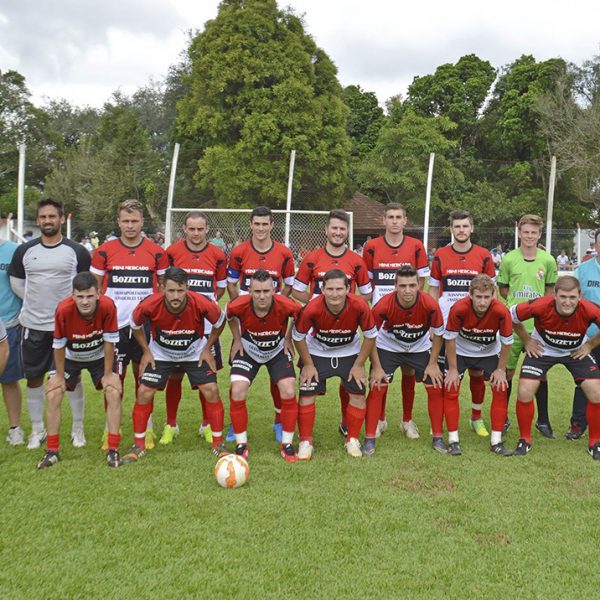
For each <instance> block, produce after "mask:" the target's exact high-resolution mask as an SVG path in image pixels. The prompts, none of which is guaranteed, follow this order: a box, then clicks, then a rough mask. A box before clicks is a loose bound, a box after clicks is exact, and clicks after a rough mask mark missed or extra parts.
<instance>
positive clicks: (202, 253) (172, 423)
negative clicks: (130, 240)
mask: <svg viewBox="0 0 600 600" xmlns="http://www.w3.org/2000/svg"><path fill="white" fill-rule="evenodd" d="M208 231H209V227H208V218H207V217H206V215H205V214H204V213H202V212H200V211H198V210H194V211H191V212H189V213H187V214H186V215H185V219H184V225H183V233H184V236H185V238H184V239H181V240H178V241H176V242H175V243H173V244H171V245H170V246H169V247H168V248H167V256H168V257H169V263H170V264H171V266H173V267H179V268H181V269H183V270H184V271H185V272H186V273H187V274H188V276H189V280H188V287H189V290H190V292H196V293H198V294H202V295H203V296H204V297H205V298H207V299H208V300H211V301H212V302H218V301H219V299H220V298H221V297H222V296H223V294H224V293H225V288H226V287H227V257H226V256H225V253H224V252H223V251H222V250H221V249H220V248H217V246H215V245H214V244H211V243H210V242H209V241H208ZM204 326H205V332H206V336H207V337H208V336H209V335H210V331H211V324H210V322H209V321H207V322H206V323H205V324H204ZM213 350H214V352H215V361H216V363H217V369H221V368H222V367H223V358H222V355H221V345H220V343H219V340H217V341H216V342H215V344H214V345H213ZM182 380H183V373H174V374H173V375H172V376H171V377H170V378H169V382H168V383H167V389H166V392H165V394H166V402H167V424H166V425H165V428H164V431H163V434H162V437H161V438H160V440H159V443H160V444H170V443H171V442H172V441H173V439H174V438H175V437H176V436H177V435H178V434H179V427H178V426H177V410H178V408H179V402H180V401H181V382H182ZM199 396H200V404H201V406H202V423H201V424H200V429H199V430H198V433H199V435H201V436H204V439H205V440H206V441H207V442H209V443H211V442H212V431H211V429H210V424H209V422H208V410H207V408H206V399H205V398H204V397H203V396H202V392H199Z"/></svg>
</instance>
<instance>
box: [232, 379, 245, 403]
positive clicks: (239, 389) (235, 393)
mask: <svg viewBox="0 0 600 600" xmlns="http://www.w3.org/2000/svg"><path fill="white" fill-rule="evenodd" d="M247 394H248V384H247V383H245V382H242V381H234V382H232V384H231V399H232V400H235V401H236V402H239V401H241V400H245V399H246V396H247Z"/></svg>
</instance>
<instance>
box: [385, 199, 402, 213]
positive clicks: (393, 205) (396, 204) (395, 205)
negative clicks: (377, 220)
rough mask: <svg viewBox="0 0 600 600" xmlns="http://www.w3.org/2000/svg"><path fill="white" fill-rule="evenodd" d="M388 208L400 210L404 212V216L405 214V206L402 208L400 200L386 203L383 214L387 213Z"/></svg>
mask: <svg viewBox="0 0 600 600" xmlns="http://www.w3.org/2000/svg"><path fill="white" fill-rule="evenodd" d="M390 210H401V211H402V212H403V213H404V216H406V208H404V206H403V205H402V204H400V202H390V203H389V204H386V206H385V210H384V213H383V214H385V215H387V214H388V212H389V211H390Z"/></svg>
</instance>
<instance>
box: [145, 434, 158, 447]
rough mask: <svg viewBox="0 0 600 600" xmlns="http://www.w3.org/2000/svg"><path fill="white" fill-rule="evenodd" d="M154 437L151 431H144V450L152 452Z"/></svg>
mask: <svg viewBox="0 0 600 600" xmlns="http://www.w3.org/2000/svg"><path fill="white" fill-rule="evenodd" d="M155 440H156V436H155V435H154V430H153V429H146V450H153V449H154V446H155Z"/></svg>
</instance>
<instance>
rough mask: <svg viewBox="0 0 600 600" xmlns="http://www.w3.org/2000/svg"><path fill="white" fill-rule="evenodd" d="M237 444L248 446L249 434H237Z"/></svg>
mask: <svg viewBox="0 0 600 600" xmlns="http://www.w3.org/2000/svg"><path fill="white" fill-rule="evenodd" d="M235 443H236V444H247V443H248V432H247V431H242V433H236V434H235Z"/></svg>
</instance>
